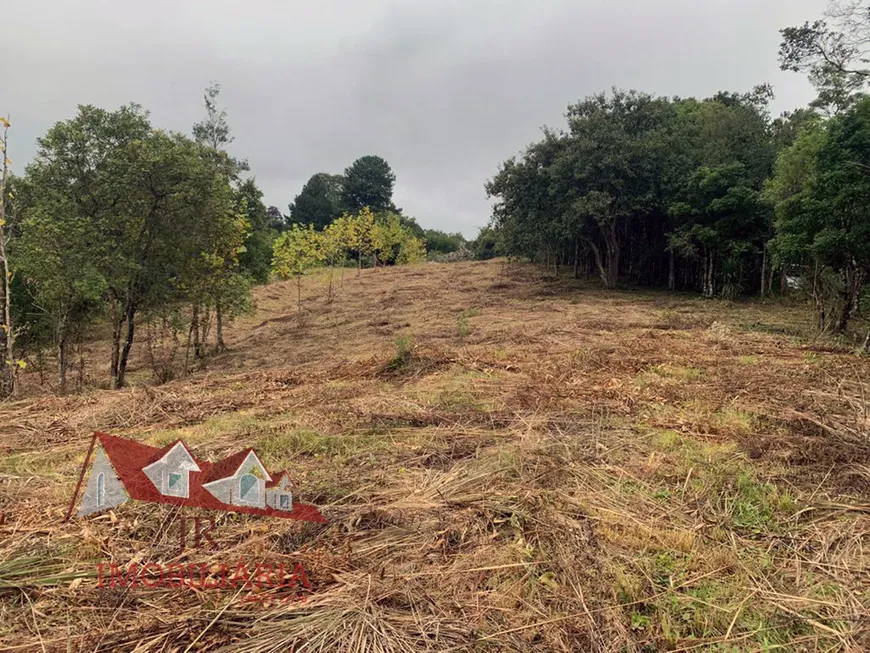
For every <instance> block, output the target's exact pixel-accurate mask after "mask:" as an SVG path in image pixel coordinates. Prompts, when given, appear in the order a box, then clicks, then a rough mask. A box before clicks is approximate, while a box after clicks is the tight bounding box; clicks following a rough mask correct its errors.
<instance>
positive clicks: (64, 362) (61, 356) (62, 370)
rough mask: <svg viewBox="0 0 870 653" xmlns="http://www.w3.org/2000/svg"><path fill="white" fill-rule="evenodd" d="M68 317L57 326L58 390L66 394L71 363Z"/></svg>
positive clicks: (62, 319)
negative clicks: (67, 376) (68, 345)
mask: <svg viewBox="0 0 870 653" xmlns="http://www.w3.org/2000/svg"><path fill="white" fill-rule="evenodd" d="M67 344H68V337H67V328H66V318H65V317H64V318H61V320H60V323H59V324H58V326H57V391H58V393H59V394H66V371H67V366H68V364H69V354H68V347H67Z"/></svg>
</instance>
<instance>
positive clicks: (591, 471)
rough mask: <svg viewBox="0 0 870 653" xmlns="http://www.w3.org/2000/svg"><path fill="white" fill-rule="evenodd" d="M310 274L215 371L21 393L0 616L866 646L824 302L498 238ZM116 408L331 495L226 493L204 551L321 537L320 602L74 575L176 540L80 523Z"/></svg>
mask: <svg viewBox="0 0 870 653" xmlns="http://www.w3.org/2000/svg"><path fill="white" fill-rule="evenodd" d="M304 290H305V297H306V299H305V311H306V314H305V319H304V322H303V323H302V324H301V325H300V324H299V321H298V319H297V315H296V308H295V288H294V287H293V286H292V285H291V284H274V285H271V286H268V287H265V288H261V289H259V290H258V291H257V305H258V309H257V312H256V313H255V314H254V315H252V316H248V317H246V318H244V319H241V320H239V321H238V322H237V323H236V324H234V325H233V326H232V327H231V328H230V329H228V344H229V347H230V351H229V352H228V353H226V354H224V355H222V356H220V357H217V358H213V359H212V360H210V361H209V363H208V365H207V369H204V370H202V371H200V372H197V373H196V374H194V375H193V376H192V377H189V378H186V379H181V380H178V381H173V382H170V383H167V384H165V385H162V386H157V387H150V386H148V385H146V381H147V379H148V371H147V369H145V368H144V366H143V356H142V353H141V352H139V357H138V358H134V361H133V367H134V369H133V370H132V371H131V378H132V380H133V381H134V387H133V388H130V389H128V390H125V391H123V392H114V393H113V392H109V391H105V390H96V389H95V390H91V391H88V392H86V393H84V394H81V395H77V396H70V397H66V398H56V397H51V396H48V395H40V394H39V393H38V391H37V390H36V388H35V387H34V388H32V389H31V392H32V395H31V396H30V397H29V398H24V399H21V400H19V401H16V402H14V403H11V404H6V405H2V406H0V456H2V457H0V509H2V510H6V512H7V522H8V523H7V525H6V526H5V527H4V526H0V535H2V540H0V592H3V593H4V594H3V597H2V600H0V642H2V643H3V644H5V645H7V646H22V647H33V648H34V650H41V648H40V647H41V646H42V645H44V646H45V648H46V649H47V650H51V649H53V648H60V649H61V650H67V639H69V640H70V642H71V643H70V644H69V646H70V650H94V649H95V648H99V647H101V648H102V649H103V650H127V649H132V648H133V647H134V646H135V645H136V644H141V646H142V648H141V649H140V650H184V646H181V648H180V649H175V648H173V647H175V646H179V645H182V644H187V643H189V642H190V641H192V640H194V639H196V638H199V639H198V643H197V645H196V646H197V648H198V649H206V650H214V649H218V648H222V647H228V648H231V649H233V650H245V651H267V650H275V651H285V650H288V647H289V646H290V645H291V644H292V643H293V642H296V649H297V650H302V649H301V648H300V644H301V643H303V642H309V643H311V644H312V645H316V644H318V643H319V642H321V643H323V644H324V648H323V650H337V651H348V650H358V651H415V650H428V649H431V650H445V649H451V648H452V649H453V650H472V649H473V650H480V651H490V650H492V651H496V650H507V651H521V650H539V651H573V650H594V651H634V650H637V651H640V650H648V651H655V650H667V649H672V650H717V651H730V650H740V651H743V650H772V649H774V648H776V647H779V648H781V649H783V650H861V649H866V648H870V632H868V624H870V616H868V610H870V572H868V569H870V559H868V557H870V547H868V544H870V499H868V495H870V467H868V464H867V460H868V458H867V454H868V450H870V447H868V440H867V437H866V433H867V428H866V414H865V410H864V402H863V400H862V396H863V385H862V380H863V379H866V378H867V376H868V372H870V364H868V362H866V361H865V360H864V359H858V358H856V357H854V356H851V355H849V354H848V353H845V352H840V351H837V350H836V349H835V348H832V347H827V346H825V345H824V344H823V343H813V342H811V341H810V340H807V339H804V338H802V337H801V335H802V334H803V333H804V332H805V330H806V328H807V325H806V319H807V318H808V317H809V316H808V315H805V313H804V312H803V309H801V308H793V309H792V308H784V307H781V306H776V305H762V304H758V303H724V302H716V301H702V300H699V299H696V298H694V297H692V296H689V295H685V296H675V295H667V294H659V293H644V292H609V293H608V292H604V291H601V290H599V289H596V288H595V287H592V286H586V285H582V284H579V285H578V284H577V283H576V282H574V281H573V280H567V279H566V280H562V281H558V282H556V281H541V280H540V273H539V272H538V271H536V270H535V269H534V268H531V267H524V266H510V267H505V266H503V265H501V264H500V263H498V262H491V263H462V264H449V265H448V264H443V265H426V266H422V267H416V268H404V269H379V270H366V271H364V273H363V275H362V277H361V278H357V276H356V272H355V271H349V272H347V273H345V276H344V280H343V283H341V285H340V286H339V287H338V290H337V299H336V301H335V302H334V303H333V304H332V305H327V304H326V303H325V286H324V282H323V279H322V278H318V277H314V278H309V279H306V284H305V289H304ZM104 345H105V343H94V344H93V345H92V346H91V347H89V356H91V357H92V358H94V359H95V360H93V361H92V362H93V364H92V366H91V368H92V369H93V370H95V371H94V374H95V375H97V376H99V373H98V372H99V370H101V367H102V365H103V363H104V361H105V359H106V355H105V352H104V348H105V346H104ZM31 377H32V378H31V379H29V380H28V381H29V382H28V385H30V386H34V385H35V383H34V381H35V374H33V373H31ZM99 381H102V379H99V378H98V379H95V380H94V382H95V383H96V382H99ZM93 429H101V430H105V431H109V432H112V433H115V434H117V435H122V436H128V437H134V438H137V439H141V440H144V441H147V442H149V443H152V444H162V443H166V442H170V441H172V440H173V439H175V438H178V437H183V438H184V439H185V440H186V441H187V442H188V443H189V444H190V445H191V446H193V447H194V448H195V450H196V451H197V452H198V454H199V455H200V456H202V457H206V458H210V459H215V458H216V457H219V456H223V455H225V454H226V453H228V452H232V451H234V450H236V449H237V448H239V447H241V446H249V445H253V446H255V447H256V448H257V449H258V450H259V451H260V452H261V454H262V457H263V458H264V461H265V462H266V464H267V466H270V467H275V468H279V467H286V468H287V469H289V470H290V471H291V472H292V473H293V474H294V476H295V478H296V480H297V483H298V485H299V498H300V499H301V500H303V501H306V502H314V503H316V504H318V505H320V506H321V507H322V509H323V512H324V513H325V514H326V516H327V517H328V518H329V520H330V523H329V524H328V525H327V526H326V527H319V526H318V527H312V526H308V525H304V524H293V525H291V526H290V527H289V528H288V526H287V524H285V523H281V524H279V523H276V522H275V521H274V520H273V521H271V522H265V521H262V520H257V519H255V518H239V517H236V516H222V517H220V525H219V528H218V540H219V543H220V546H221V550H220V551H219V552H218V553H216V554H214V555H213V556H211V557H210V558H209V560H219V561H227V562H230V563H232V562H233V561H235V560H237V558H238V557H239V555H241V554H244V555H247V556H249V557H252V558H262V559H269V560H277V559H281V560H285V561H291V560H292V561H301V562H302V563H303V564H304V565H305V567H306V569H307V570H308V572H309V574H310V576H311V579H312V582H313V583H314V586H315V591H314V593H313V595H312V596H311V597H310V599H309V601H308V602H307V604H305V605H303V606H301V607H288V606H286V605H284V606H282V605H272V606H269V605H265V606H264V605H259V606H257V607H252V606H249V605H248V606H246V605H244V604H241V603H240V602H239V601H238V599H236V600H235V601H234V600H233V595H232V593H228V592H215V591H211V592H196V591H193V590H190V589H186V588H185V589H176V590H168V589H167V590H160V591H156V590H155V591H142V590H141V589H139V590H131V591H127V592H125V591H121V590H119V589H117V588H114V589H109V588H103V589H99V588H97V587H96V583H95V580H94V579H92V578H86V579H84V580H82V581H73V582H70V580H69V577H68V576H62V578H61V579H60V580H58V581H55V582H52V581H51V578H52V577H53V576H57V575H59V574H60V575H63V574H69V573H75V572H77V571H81V570H87V569H92V568H93V564H94V562H95V561H107V560H114V561H116V562H119V563H126V562H128V561H129V560H131V559H138V560H145V561H170V560H173V555H175V553H174V552H175V546H176V541H175V531H174V529H168V528H166V527H165V524H164V523H163V520H164V519H165V518H166V516H167V511H166V510H164V509H163V508H161V507H157V506H148V505H143V504H137V505H132V506H131V505H126V506H121V507H120V508H119V509H118V510H115V511H114V512H113V513H112V514H110V515H103V516H101V517H97V518H92V519H90V520H79V521H75V522H74V523H72V524H68V525H59V521H60V519H61V518H62V515H63V513H64V510H65V507H66V502H67V501H68V500H69V497H70V495H71V493H72V489H73V486H74V483H75V479H76V473H77V466H78V465H80V464H81V461H82V460H83V458H84V452H85V449H86V447H87V442H88V438H89V435H90V432H91V430H93ZM202 559H204V558H203V556H202V555H201V554H197V553H195V552H191V557H190V558H189V559H188V558H185V560H184V561H185V562H187V561H199V560H202ZM13 561H17V562H15V565H17V566H13ZM22 567H23V571H21V569H22ZM16 570H18V573H19V574H20V575H19V576H15V575H14V574H15V572H16ZM22 578H23V579H24V580H21V579H22ZM40 578H42V579H45V578H47V579H49V581H50V582H49V584H48V585H47V586H37V584H36V579H40ZM9 586H18V587H19V588H20V589H9V588H8V587H9ZM4 587H7V589H4ZM267 603H268V602H267ZM40 642H42V644H40ZM2 648H3V646H2V645H0V649H2ZM16 650H17V649H16ZM22 650H23V649H22ZM306 650H308V649H306ZM312 650H320V649H318V648H317V647H316V646H314V647H313V649H312Z"/></svg>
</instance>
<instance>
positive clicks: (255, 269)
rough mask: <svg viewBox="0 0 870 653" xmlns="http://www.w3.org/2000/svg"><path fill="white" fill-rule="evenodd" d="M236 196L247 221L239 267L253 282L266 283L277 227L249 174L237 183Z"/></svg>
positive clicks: (260, 192) (239, 208) (261, 193)
mask: <svg viewBox="0 0 870 653" xmlns="http://www.w3.org/2000/svg"><path fill="white" fill-rule="evenodd" d="M236 197H237V199H236V201H237V204H238V210H239V211H240V212H241V213H244V215H245V217H246V219H247V222H248V225H249V231H248V235H247V237H246V238H245V242H244V246H243V249H242V250H241V254H240V256H239V268H240V270H241V271H242V272H243V273H244V274H246V275H249V276H250V277H251V278H252V279H253V280H254V281H256V282H257V283H266V282H267V281H269V273H270V272H271V265H272V244H273V243H274V241H275V238H276V237H277V235H278V231H277V230H276V228H275V226H274V221H273V220H272V219H271V218H270V216H269V213H268V209H266V206H265V205H264V204H263V192H262V191H261V190H260V189H259V188H258V187H257V183H256V181H255V180H254V179H253V178H249V179H246V180H245V181H243V182H242V183H241V184H240V185H239V188H238V190H237V192H236ZM272 208H274V207H272ZM276 210H277V209H276Z"/></svg>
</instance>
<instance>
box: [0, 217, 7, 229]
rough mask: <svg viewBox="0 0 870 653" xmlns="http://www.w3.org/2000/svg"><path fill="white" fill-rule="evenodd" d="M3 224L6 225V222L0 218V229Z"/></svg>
mask: <svg viewBox="0 0 870 653" xmlns="http://www.w3.org/2000/svg"><path fill="white" fill-rule="evenodd" d="M4 224H6V220H4V219H3V218H0V227H2V226H3V225H4Z"/></svg>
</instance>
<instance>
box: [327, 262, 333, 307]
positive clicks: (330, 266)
mask: <svg viewBox="0 0 870 653" xmlns="http://www.w3.org/2000/svg"><path fill="white" fill-rule="evenodd" d="M334 273H335V267H334V266H333V264H332V262H331V261H330V264H329V292H328V293H327V295H326V303H327V304H331V303H332V275H333V274H334Z"/></svg>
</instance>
